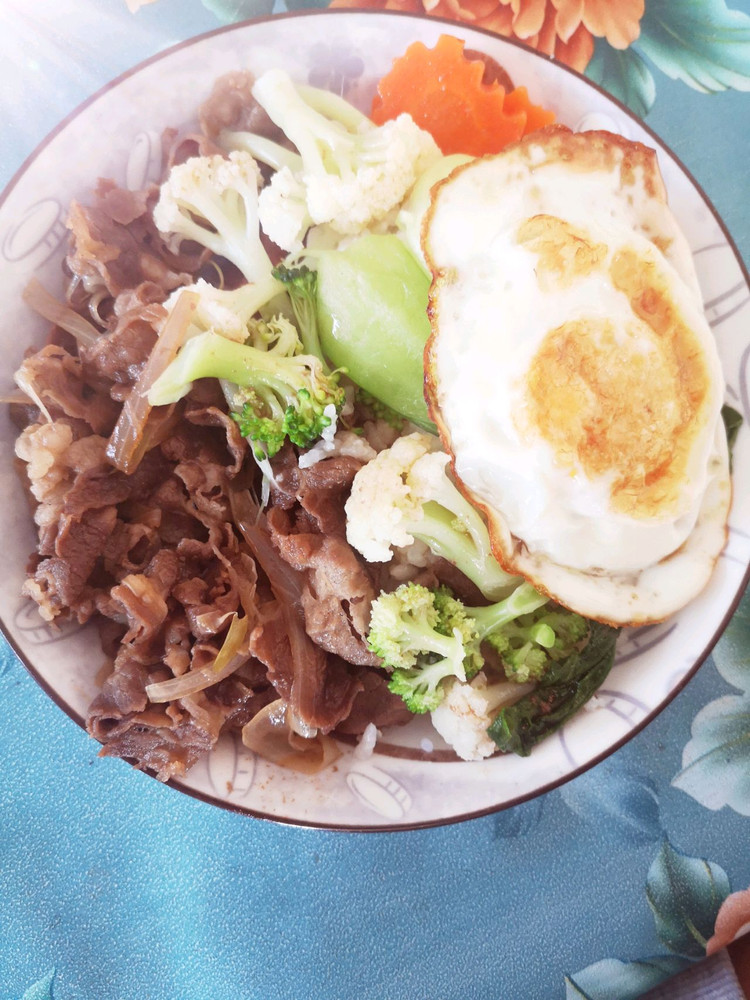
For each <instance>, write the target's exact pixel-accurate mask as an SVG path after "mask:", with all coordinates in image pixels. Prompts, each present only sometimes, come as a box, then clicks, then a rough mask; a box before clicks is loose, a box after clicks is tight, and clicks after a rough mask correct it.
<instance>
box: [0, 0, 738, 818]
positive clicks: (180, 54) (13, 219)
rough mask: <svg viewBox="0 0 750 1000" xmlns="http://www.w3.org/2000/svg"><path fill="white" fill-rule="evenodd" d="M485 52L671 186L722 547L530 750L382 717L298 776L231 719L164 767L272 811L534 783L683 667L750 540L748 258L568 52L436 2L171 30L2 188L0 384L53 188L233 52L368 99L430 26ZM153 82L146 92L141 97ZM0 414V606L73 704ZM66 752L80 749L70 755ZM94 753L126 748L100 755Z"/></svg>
mask: <svg viewBox="0 0 750 1000" xmlns="http://www.w3.org/2000/svg"><path fill="white" fill-rule="evenodd" d="M444 32H449V33H452V34H456V35H459V36H461V37H463V38H464V39H465V40H466V45H467V48H471V49H478V50H481V51H483V52H485V53H487V54H488V55H490V56H492V57H494V58H495V59H496V60H497V61H498V62H499V63H501V64H502V65H503V66H504V67H505V68H506V69H507V70H508V72H509V73H510V75H511V77H512V79H513V80H514V82H515V83H516V85H521V84H523V85H525V86H526V87H527V88H528V91H529V94H530V96H531V98H532V100H533V101H534V102H536V103H540V104H544V105H545V106H547V107H550V108H552V109H553V110H554V111H555V112H556V114H557V117H558V120H559V121H560V122H562V123H564V124H568V125H570V126H572V127H573V128H580V129H585V128H607V129H610V130H612V131H618V132H621V133H622V134H624V135H625V136H627V137H628V138H631V139H637V140H641V141H643V142H645V143H647V144H649V145H651V146H654V147H655V148H656V149H657V150H658V153H659V160H660V164H661V169H662V172H663V174H664V178H665V181H666V185H667V189H668V192H669V198H670V203H671V205H672V207H673V210H674V212H675V213H676V215H677V217H678V219H679V220H680V222H681V224H682V226H683V228H684V231H685V233H686V235H687V238H688V241H689V243H690V246H691V247H692V249H693V251H694V253H695V261H696V265H697V267H698V274H699V278H700V284H701V289H702V292H703V295H704V299H705V305H706V310H707V314H708V317H709V319H710V321H711V325H712V327H713V329H714V332H715V334H716V338H717V341H718V344H719V350H720V352H721V357H722V361H723V365H724V371H725V374H726V379H727V385H728V401H729V402H731V403H732V404H733V405H734V406H735V407H737V408H739V409H741V410H742V411H743V415H744V418H745V427H744V428H743V430H742V431H741V432H740V435H739V438H738V441H737V446H736V450H735V456H734V482H735V502H734V507H733V509H732V513H731V518H730V525H731V531H730V537H729V543H728V546H727V549H726V551H725V553H724V555H723V557H722V558H721V559H720V560H719V563H718V565H717V568H716V572H715V574H714V576H713V578H712V580H711V583H710V585H709V586H708V587H707V589H706V590H705V592H704V593H703V594H701V596H700V597H699V598H698V599H697V600H696V601H694V602H693V603H692V604H691V605H690V606H689V607H688V608H685V609H684V611H682V612H681V613H680V614H678V615H675V616H674V617H673V618H671V619H670V620H669V621H667V622H665V623H664V624H662V625H659V626H651V627H646V628H641V629H637V630H633V631H630V632H627V633H625V634H623V636H622V638H621V641H620V644H619V655H618V660H617V663H616V665H615V667H614V669H613V670H612V672H611V674H610V676H609V677H608V679H607V681H606V682H605V684H604V686H603V688H602V689H601V690H600V691H599V693H598V694H597V695H596V696H595V698H594V699H593V700H592V701H591V702H590V704H589V705H588V706H587V707H586V709H584V710H583V711H581V712H580V713H579V714H578V715H577V716H576V717H575V718H574V719H573V720H572V721H571V722H570V723H569V724H568V725H567V726H565V728H564V729H563V730H562V731H561V732H559V733H558V734H557V735H555V736H553V737H551V738H550V739H548V740H547V741H546V742H544V743H542V744H541V745H540V746H538V747H537V748H536V749H535V750H534V752H533V753H532V755H531V756H530V757H529V758H526V759H521V758H518V757H515V756H502V757H497V758H492V759H490V760H486V761H482V762H477V763H465V762H457V761H456V760H455V759H454V758H452V755H451V754H449V753H446V751H445V748H444V747H443V748H442V750H441V746H440V742H439V740H438V739H437V738H436V736H435V734H434V733H433V732H432V730H431V729H430V728H429V727H428V726H427V725H426V724H425V722H424V720H415V721H414V723H412V724H410V725H409V726H408V727H406V728H405V729H399V730H396V731H393V732H386V733H385V734H384V736H383V739H382V741H381V742H380V743H379V744H378V747H377V750H376V752H375V754H374V755H372V756H369V757H364V756H358V754H357V753H356V752H354V751H353V750H352V748H351V747H344V748H343V749H344V753H343V756H342V757H341V758H340V759H339V760H338V761H337V762H336V764H335V765H334V766H333V767H329V768H328V769H327V770H325V771H323V772H322V773H321V774H319V775H317V776H315V777H307V776H301V775H298V774H296V773H294V772H291V771H284V770H282V769H280V768H277V767H274V766H272V765H269V764H267V763H266V762H264V761H263V760H260V759H256V758H255V757H254V755H253V754H252V753H250V752H249V751H247V750H245V749H244V748H243V747H242V746H241V745H240V744H239V742H238V741H235V740H234V739H233V738H223V739H222V740H221V741H220V742H219V744H218V746H217V747H216V749H215V750H214V751H213V752H212V754H211V755H210V756H209V757H208V758H207V759H205V760H204V761H202V762H201V763H199V764H198V765H196V766H195V767H194V768H193V769H192V770H191V771H190V772H189V774H188V776H187V777H186V778H185V779H184V780H181V781H175V782H174V785H175V786H176V787H177V788H179V789H181V790H182V791H185V792H188V793H191V794H194V795H197V796H199V797H201V798H204V799H205V800H207V801H209V802H212V803H215V804H217V805H221V806H224V807H228V808H231V809H235V810H240V811H245V812H248V813H251V814H253V815H260V816H264V817H268V818H272V819H276V820H279V821H285V822H292V823H297V824H303V825H310V826H320V827H328V828H344V829H374V830H384V829H401V828H408V827H417V826H428V825H431V824H439V823H447V822H452V821H456V820H459V819H465V818H468V817H472V816H477V815H480V814H482V813H486V812H491V811H493V810H497V809H501V808H503V807H506V806H509V805H512V804H514V803H518V802H521V801H523V800H524V799H528V798H531V797H533V796H535V795H538V794H540V793H542V792H543V791H545V790H547V789H549V788H551V787H553V786H555V785H557V784H560V783H561V782H563V781H565V780H567V779H570V778H572V777H574V776H575V775H576V774H579V773H580V772H581V771H583V770H585V769H586V768H588V767H590V766H592V765H593V764H595V763H596V762H598V761H600V760H601V759H602V758H603V757H605V756H606V755H607V754H609V753H611V752H612V751H613V750H615V749H616V748H617V747H619V746H621V745H622V744H623V743H624V742H625V741H626V740H627V739H629V738H630V737H631V736H633V735H634V734H635V733H636V732H638V731H639V730H640V729H642V728H643V727H644V726H645V725H646V724H647V723H648V722H649V721H650V720H651V719H652V718H653V717H654V716H655V715H656V714H657V713H658V712H659V711H660V710H661V709H662V708H663V707H664V706H665V705H666V704H667V703H668V702H669V701H670V699H672V698H673V697H674V696H675V694H676V693H677V692H678V691H679V690H680V689H681V688H682V687H683V685H684V684H685V683H686V682H687V680H688V679H689V678H690V677H691V676H692V674H693V673H694V671H695V670H696V669H697V668H698V666H699V665H700V663H701V662H702V660H703V659H705V657H706V655H707V654H708V652H709V650H710V649H711V647H712V645H713V643H714V642H715V641H716V639H717V638H718V636H719V635H720V633H721V631H722V629H723V627H724V626H725V624H726V622H727V620H728V618H729V616H730V614H731V612H732V610H733V608H734V606H735V605H736V602H737V600H738V599H739V595H740V594H741V592H742V590H743V587H744V584H745V583H746V580H747V567H748V561H749V560H750V432H748V430H747V423H748V421H750V406H749V404H748V385H747V367H748V358H749V357H750V292H749V290H748V278H747V274H746V272H745V271H744V269H743V267H742V264H741V263H740V259H739V256H738V254H737V252H736V250H735V249H734V247H733V245H732V243H731V240H730V238H729V236H728V234H727V232H726V230H725V229H724V227H723V226H722V224H721V222H720V220H719V219H718V218H717V216H716V213H715V211H714V210H713V209H712V207H711V205H710V204H709V203H708V201H707V200H706V198H705V196H704V195H703V194H702V192H701V191H700V190H699V189H698V187H697V186H696V184H695V183H694V182H693V181H692V179H691V178H690V177H689V175H688V174H687V173H686V171H685V170H684V169H683V168H682V167H681V165H680V164H679V163H678V161H677V160H676V159H675V157H674V156H673V155H672V154H671V153H670V152H669V150H668V149H666V148H665V147H664V146H663V145H662V144H661V143H660V142H659V140H658V139H657V138H656V136H654V135H653V134H652V133H651V132H649V130H648V129H646V128H645V127H644V126H643V125H642V124H641V123H640V122H639V121H638V120H637V119H636V118H634V117H633V116H632V115H631V114H630V113H629V112H628V111H627V110H626V109H625V108H624V107H622V106H621V105H619V104H618V103H616V102H615V101H613V100H612V99H610V98H609V97H608V96H607V95H606V94H605V93H604V92H602V91H601V90H599V89H598V88H596V87H594V86H593V85H592V84H590V83H589V82H588V81H587V80H585V79H584V78H583V77H581V76H579V75H578V74H576V73H575V72H573V71H571V70H569V69H567V68H566V67H563V66H560V65H557V64H555V63H553V62H551V61H549V60H548V59H547V58H546V57H543V56H540V55H538V54H537V53H536V52H532V51H530V50H528V49H525V48H524V47H522V46H520V45H517V44H514V43H510V42H507V41H505V40H503V39H501V38H498V37H497V36H494V35H491V34H488V33H486V32H481V31H476V30H471V29H469V28H467V27H465V26H463V25H459V24H454V23H450V24H447V23H446V22H441V21H439V20H436V19H434V18H419V17H412V16H409V15H401V14H392V13H380V12H378V13H375V12H349V11H320V12H314V13H305V14H297V15H290V16H277V17H273V18H270V19H268V20H264V21H259V22H253V23H247V24H243V25H237V26H233V27H230V28H227V29H222V30H219V31H216V32H212V33H211V34H209V35H205V36H201V37H199V38H196V39H193V40H191V41H188V42H185V43H183V44H181V45H178V46H176V47H175V48H172V49H170V50H168V51H166V52H163V53H161V54H160V55H158V56H155V57H154V58H152V59H150V60H149V61H147V62H146V63H144V64H142V65H141V66H139V67H136V68H135V69H134V70H132V71H131V72H129V73H127V74H125V75H124V76H122V77H120V78H119V79H117V80H115V81H114V82H113V83H111V84H110V85H109V86H107V87H105V88H104V89H103V90H102V91H100V92H99V93H98V94H97V95H95V96H94V97H93V98H91V99H90V100H89V101H87V102H86V103H85V104H84V105H83V106H82V107H80V108H79V109H78V110H77V111H76V112H75V113H74V114H73V115H71V116H70V117H69V118H68V119H67V120H66V121H65V122H64V123H63V124H62V125H61V127H60V128H59V129H57V130H56V131H55V132H54V133H53V134H52V135H51V136H49V137H48V138H47V139H46V140H45V141H44V142H43V143H42V144H41V146H40V147H39V149H38V150H37V151H36V153H35V154H34V155H33V156H32V157H31V158H30V160H29V161H28V162H27V163H26V164H25V165H24V167H23V168H22V169H21V171H20V172H19V174H18V175H17V176H16V177H15V178H14V180H13V181H12V182H11V184H10V185H9V187H8V188H7V189H6V191H5V193H4V194H3V196H2V200H1V201H0V252H1V253H2V257H3V264H2V269H0V298H2V301H3V303H4V324H3V334H2V335H3V338H4V349H3V351H2V362H1V364H2V376H1V379H2V385H3V388H4V389H7V391H11V390H12V373H13V371H14V370H15V368H16V367H17V366H18V364H19V362H20V360H21V358H22V354H23V350H24V348H25V347H27V346H28V345H30V344H34V343H40V342H41V338H42V336H43V334H44V329H45V326H46V324H44V323H43V322H41V321H38V320H37V319H36V318H35V317H34V316H33V315H31V314H30V313H29V311H28V310H27V309H26V307H25V306H24V305H23V303H22V302H21V291H22V289H23V287H24V285H25V284H26V283H27V281H28V280H29V278H30V277H31V276H32V275H36V276H37V277H38V278H39V279H40V280H41V281H42V282H43V283H44V284H45V285H46V286H47V287H48V288H50V289H52V290H53V291H54V290H56V289H59V288H60V287H61V284H62V281H61V272H60V262H61V259H62V256H63V248H64V243H65V236H66V231H65V227H64V220H65V215H66V207H67V205H68V203H69V202H70V200H71V198H73V197H80V198H82V199H85V198H86V197H87V194H88V192H89V191H90V189H91V187H92V186H93V184H94V182H95V180H96V178H97V177H98V176H110V177H113V178H114V179H115V180H116V181H118V183H120V184H122V185H124V186H128V187H132V188H137V187H140V186H141V185H142V184H143V182H144V181H146V180H150V179H154V178H155V177H156V176H157V172H158V168H159V162H160V143H159V136H160V133H161V130H162V129H163V128H165V127H166V126H169V125H181V124H183V123H186V122H188V121H190V120H191V119H194V118H195V115H196V109H197V107H198V105H199V104H200V103H201V101H202V100H203V99H204V98H205V96H206V95H207V94H208V92H209V90H210V88H211V85H212V82H213V80H214V79H215V78H216V77H217V76H219V75H220V74H222V73H225V72H227V71H228V70H230V69H242V68H251V69H252V70H253V71H254V72H255V73H256V74H257V73H260V72H262V71H263V70H265V69H268V68H271V67H274V66H282V67H285V68H287V69H288V70H289V71H290V72H291V73H292V75H293V76H294V77H296V78H298V79H300V80H302V81H304V82H312V83H315V84H316V85H318V86H329V87H330V88H331V89H337V90H339V92H341V91H343V92H344V94H345V95H347V96H350V97H352V96H353V95H356V99H357V100H358V101H359V102H360V103H361V104H362V106H363V107H367V106H368V104H369V99H370V97H371V95H372V92H373V89H374V82H375V81H376V80H377V79H378V78H379V77H380V76H381V75H382V74H383V73H384V72H385V71H387V69H388V68H389V67H390V64H391V59H392V58H393V57H394V56H396V55H399V54H400V53H402V52H403V51H404V49H405V48H406V47H407V45H408V44H409V43H410V42H412V41H415V40H422V41H424V42H425V43H426V44H427V45H428V46H432V45H434V43H435V42H436V40H437V38H438V36H439V35H440V34H441V33H444ZM156 92H158V94H159V99H158V100H154V97H153V95H154V93H156ZM0 419H1V423H0V483H1V485H2V502H0V535H1V536H2V537H3V539H4V540H5V544H4V546H3V547H2V550H1V551H0V621H2V623H3V629H4V631H5V633H6V635H7V636H8V638H9V639H10V641H11V643H12V644H13V646H14V648H15V649H16V651H17V653H18V654H19V656H20V657H21V658H22V660H23V661H24V662H25V663H26V665H27V666H28V667H29V669H30V670H31V672H32V674H33V675H34V677H35V678H36V679H37V680H38V681H39V682H40V684H42V686H43V687H44V688H45V689H46V690H47V691H48V693H49V694H50V695H51V696H52V697H53V698H54V699H55V700H56V701H57V703H58V704H59V705H60V706H61V707H62V708H63V709H64V710H65V711H66V712H68V714H69V715H71V716H72V717H73V718H74V719H76V720H77V721H79V722H80V723H81V724H83V718H84V717H85V714H86V710H87V706H88V704H89V702H90V701H91V698H92V696H93V694H94V693H95V690H96V681H95V677H96V675H97V673H98V672H99V671H100V668H101V664H102V653H101V651H100V648H99V644H98V638H97V634H96V631H95V630H94V629H93V628H90V627H89V628H83V629H76V628H73V627H70V628H68V629H66V630H63V632H62V634H59V633H53V632H52V631H51V630H50V629H49V628H48V627H47V626H45V625H44V624H43V622H42V621H41V619H40V618H39V616H38V613H37V611H36V606H35V605H32V604H31V603H30V602H28V601H26V600H24V599H22V598H21V597H20V591H21V585H22V583H23V580H24V567H25V564H26V560H27V557H28V555H29V553H30V552H31V551H32V550H33V549H34V548H35V534H34V530H33V525H32V523H31V519H30V517H29V511H28V506H27V504H26V500H25V498H24V495H23V491H22V489H21V486H20V483H19V482H18V480H17V478H16V475H15V473H14V470H13V442H14V438H15V428H14V427H13V426H12V424H11V423H10V421H9V420H8V418H7V415H6V414H3V416H2V418H0ZM81 763H82V764H83V761H82V762H81ZM103 766H107V767H118V766H120V767H124V766H127V765H125V764H123V763H121V762H115V761H107V762H106V763H105V764H104V765H103Z"/></svg>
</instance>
